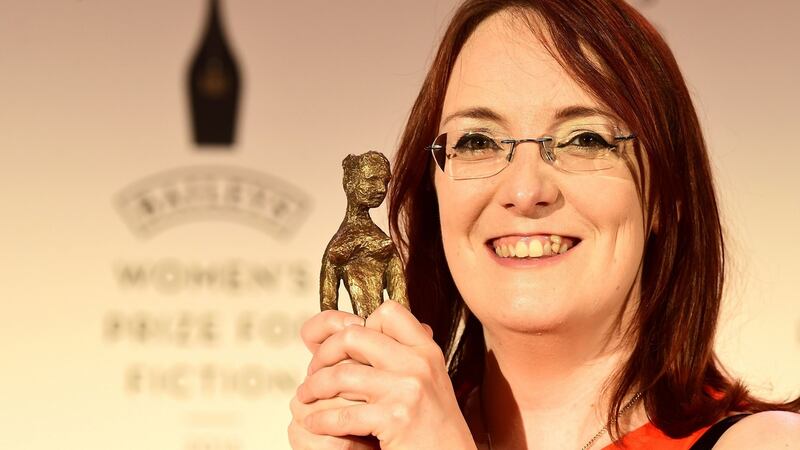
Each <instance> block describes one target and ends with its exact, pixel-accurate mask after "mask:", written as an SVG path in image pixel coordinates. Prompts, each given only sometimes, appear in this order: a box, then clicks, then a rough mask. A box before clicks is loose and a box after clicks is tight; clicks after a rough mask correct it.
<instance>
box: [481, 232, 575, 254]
mask: <svg viewBox="0 0 800 450" xmlns="http://www.w3.org/2000/svg"><path fill="white" fill-rule="evenodd" d="M567 250H569V244H568V243H567V242H566V241H564V240H563V238H562V237H561V236H558V235H555V234H554V235H551V236H549V237H548V238H546V239H545V240H544V241H542V240H541V239H531V240H529V241H523V240H519V241H517V243H516V244H502V245H498V246H495V247H494V252H495V253H496V254H497V255H498V256H500V257H502V258H529V257H530V258H539V257H541V256H553V255H558V254H563V253H565V252H566V251H567Z"/></svg>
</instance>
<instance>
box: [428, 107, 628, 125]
mask: <svg viewBox="0 0 800 450" xmlns="http://www.w3.org/2000/svg"><path fill="white" fill-rule="evenodd" d="M590 116H603V117H607V118H609V119H615V118H616V115H615V114H613V113H610V112H608V111H606V110H604V109H601V108H595V107H592V106H582V105H572V106H567V107H565V108H561V109H559V110H558V111H556V113H555V115H554V116H553V117H554V119H555V120H556V122H563V121H565V120H570V119H576V118H580V117H590ZM456 118H464V119H477V120H486V121H491V122H495V123H498V124H500V125H504V126H505V125H506V120H505V119H504V118H503V116H501V115H500V114H498V113H496V112H495V111H493V110H492V109H491V108H487V107H484V106H479V107H475V108H467V109H462V110H461V111H456V112H454V113H453V114H450V115H449V116H447V117H446V118H445V119H444V121H443V122H442V126H444V125H445V124H446V123H447V122H449V121H451V120H453V119H456Z"/></svg>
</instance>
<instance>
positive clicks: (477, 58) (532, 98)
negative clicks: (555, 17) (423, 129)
mask: <svg viewBox="0 0 800 450" xmlns="http://www.w3.org/2000/svg"><path fill="white" fill-rule="evenodd" d="M532 23H534V24H535V23H536V21H535V20H532ZM534 26H535V25H534ZM575 105H580V106H589V107H592V106H595V107H596V106H599V105H598V103H597V102H596V101H595V100H594V99H593V98H591V96H590V95H589V94H588V93H586V92H585V91H584V90H583V89H582V88H581V87H580V86H579V85H578V84H577V83H576V82H575V80H573V79H572V78H571V77H570V76H569V75H568V74H567V73H566V71H565V70H564V69H563V68H562V67H561V66H560V65H559V63H558V62H557V61H556V60H555V59H554V58H553V57H552V56H551V55H550V53H549V52H548V51H547V49H546V48H545V47H544V45H543V44H542V43H541V42H540V41H539V39H538V37H537V36H536V35H535V34H534V32H533V31H532V30H531V28H530V25H529V22H527V21H525V20H524V19H523V18H520V17H517V16H515V15H512V14H511V13H509V12H500V13H498V14H495V15H493V16H491V17H489V18H487V19H486V20H484V21H483V22H482V23H481V24H480V25H479V26H478V27H477V28H476V30H475V31H474V33H473V34H472V35H471V36H470V38H469V39H468V40H467V42H466V43H465V44H464V47H463V48H462V50H461V52H460V53H459V55H458V58H457V59H456V62H455V64H454V66H453V72H452V74H451V76H450V81H449V83H448V86H447V92H446V94H445V101H444V105H443V111H442V118H445V117H447V116H448V115H450V114H452V113H453V112H456V111H459V110H463V109H469V108H475V107H487V108H490V109H492V110H494V111H495V112H497V113H498V114H500V115H501V116H502V117H503V118H505V119H506V121H507V122H508V124H509V126H510V127H511V128H514V129H516V131H519V132H538V131H541V129H542V127H545V126H547V124H549V123H550V122H551V121H552V120H553V115H554V114H555V112H556V111H558V110H560V109H563V108H565V107H568V106H575ZM440 125H441V124H440Z"/></svg>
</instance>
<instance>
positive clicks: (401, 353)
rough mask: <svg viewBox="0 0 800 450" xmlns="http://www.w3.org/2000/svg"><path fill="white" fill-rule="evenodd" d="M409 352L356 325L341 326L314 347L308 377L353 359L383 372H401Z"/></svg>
mask: <svg viewBox="0 0 800 450" xmlns="http://www.w3.org/2000/svg"><path fill="white" fill-rule="evenodd" d="M408 351H409V349H407V348H406V347H404V346H402V345H400V344H398V342H397V341H395V340H394V339H392V338H391V337H389V336H387V335H385V334H382V333H380V332H379V331H376V330H371V329H367V328H365V327H359V326H349V327H345V329H343V330H342V331H339V332H337V333H335V334H333V335H331V336H330V337H328V338H327V339H326V340H325V342H323V343H322V344H320V345H319V347H317V350H316V352H314V356H313V357H312V358H311V363H310V364H309V366H308V375H311V374H313V373H314V372H316V371H317V370H319V369H320V368H322V367H326V366H333V365H335V364H337V363H339V362H340V361H344V360H347V359H354V360H355V361H357V362H360V363H362V364H367V365H370V366H373V367H375V368H378V369H383V370H389V371H392V370H398V371H399V370H401V369H402V368H403V364H404V361H406V356H407V354H408Z"/></svg>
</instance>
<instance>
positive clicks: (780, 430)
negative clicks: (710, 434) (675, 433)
mask: <svg viewBox="0 0 800 450" xmlns="http://www.w3.org/2000/svg"><path fill="white" fill-rule="evenodd" d="M753 448H758V449H764V450H771V449H781V450H786V449H797V448H800V414H795V413H792V412H786V411H764V412H760V413H757V414H753V415H752V416H749V417H745V418H744V419H742V420H740V421H739V422H737V423H736V425H733V426H732V427H731V428H730V429H729V430H728V431H726V432H725V433H724V434H723V435H722V437H721V438H720V440H719V441H718V442H717V445H715V446H714V449H715V450H739V449H753Z"/></svg>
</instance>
